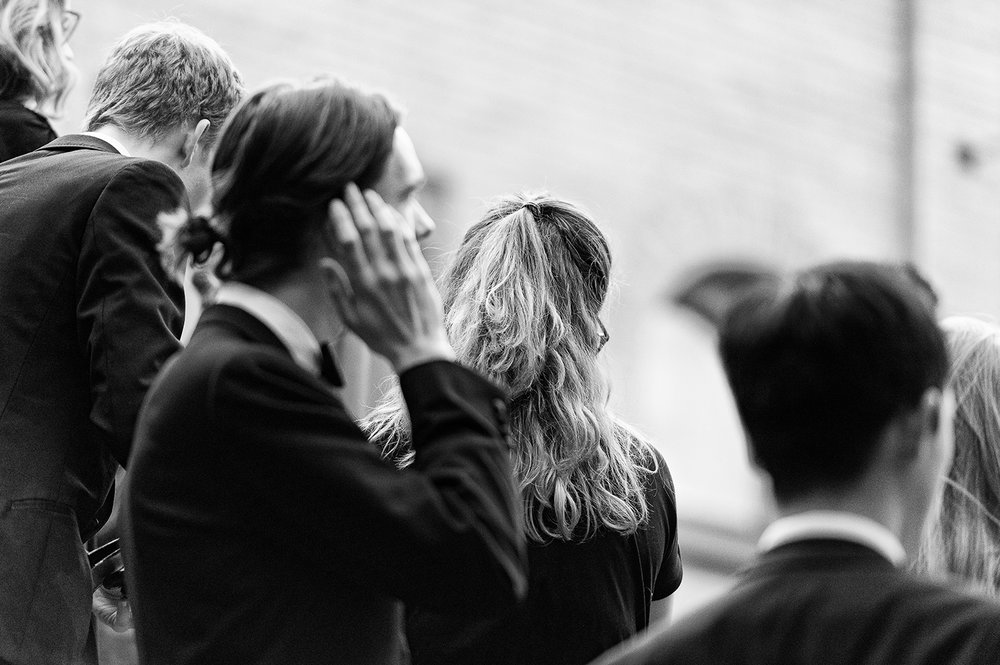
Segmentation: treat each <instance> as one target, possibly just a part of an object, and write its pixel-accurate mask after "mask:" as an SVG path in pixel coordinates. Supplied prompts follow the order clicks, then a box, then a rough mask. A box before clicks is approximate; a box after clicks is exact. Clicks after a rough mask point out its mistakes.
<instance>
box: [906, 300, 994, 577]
mask: <svg viewBox="0 0 1000 665" xmlns="http://www.w3.org/2000/svg"><path fill="white" fill-rule="evenodd" d="M942 326H943V328H944V330H945V333H946V337H947V340H948V350H949V355H950V357H951V369H950V374H949V380H948V383H949V385H950V386H951V388H952V389H953V390H954V392H955V401H956V405H957V411H956V413H955V456H954V461H953V462H952V465H951V469H950V470H949V472H948V476H947V478H946V479H945V485H944V491H943V492H942V495H941V500H940V503H939V504H938V505H937V506H936V507H934V508H933V509H932V511H931V515H930V517H929V520H928V523H927V527H926V528H925V531H924V537H923V541H922V542H921V546H920V550H919V552H918V555H917V559H916V562H915V567H916V568H917V569H918V570H922V571H928V572H931V573H936V574H950V575H957V576H959V577H961V578H964V579H965V580H967V581H968V582H969V583H970V584H971V585H972V586H974V587H977V588H979V589H980V590H982V591H985V592H987V593H989V594H991V595H994V596H998V595H1000V327H998V326H997V325H995V324H992V323H987V322H986V321H982V320H979V319H974V318H971V317H951V318H948V319H946V320H945V321H944V322H943V323H942Z"/></svg>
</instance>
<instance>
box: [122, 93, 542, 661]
mask: <svg viewBox="0 0 1000 665" xmlns="http://www.w3.org/2000/svg"><path fill="white" fill-rule="evenodd" d="M212 172H213V180H214V183H215V188H214V195H213V202H214V206H213V215H212V217H211V218H198V217H193V218H191V219H190V220H189V221H188V222H187V223H186V224H185V225H184V226H182V227H181V230H180V232H179V234H178V236H177V241H178V242H179V243H180V245H181V248H182V249H183V251H182V252H179V253H178V255H177V259H178V260H181V261H183V260H185V258H184V257H185V255H192V256H195V257H201V258H204V257H206V256H207V255H208V254H209V253H210V252H211V251H212V250H213V248H214V247H216V246H217V245H218V244H221V246H222V248H223V251H222V260H221V263H220V264H219V267H218V273H219V276H220V277H221V279H222V283H221V285H220V286H219V288H218V289H217V291H216V294H215V297H214V301H213V303H212V304H211V305H209V306H208V307H207V308H206V309H205V311H204V313H203V314H202V316H201V319H200V320H199V322H198V326H197V328H196V329H195V331H194V334H193V336H192V338H191V341H190V343H189V344H188V345H187V346H186V347H185V348H184V350H183V351H181V353H180V354H178V355H177V357H176V359H175V360H174V361H172V362H171V363H170V364H169V365H168V367H167V368H166V369H165V370H164V371H163V372H162V373H161V375H160V376H159V378H158V379H157V381H156V383H155V385H154V386H153V388H152V389H151V391H150V393H149V397H148V399H147V401H146V403H145V405H144V408H143V411H142V415H141V416H140V420H139V425H138V427H137V430H136V438H135V451H134V454H133V459H132V465H131V467H130V469H129V477H128V480H127V481H126V483H127V488H126V490H125V497H126V498H125V503H124V506H123V538H124V545H125V549H124V553H125V562H126V568H125V571H126V577H127V580H128V590H129V596H130V599H131V601H132V602H133V607H134V616H135V624H136V637H137V641H138V647H139V656H140V661H141V662H145V663H178V664H179V663H215V662H233V663H262V664H263V663H267V664H268V665H274V664H276V663H290V664H295V665H308V664H309V663H331V662H335V663H341V664H353V663H356V664H358V665H379V664H382V663H402V662H405V655H404V653H405V652H404V645H403V641H402V638H401V635H402V626H401V608H400V605H399V601H400V600H402V601H404V602H406V603H412V604H417V605H423V604H427V605H431V606H434V607H438V608H442V609H452V610H454V611H460V612H484V611H486V610H487V609H491V608H502V607H507V606H509V605H511V604H513V603H514V602H515V601H516V599H517V598H518V597H519V596H521V595H522V594H523V589H524V586H525V573H524V565H525V564H524V551H523V539H522V537H521V534H520V532H519V530H518V529H517V520H518V516H519V511H518V507H517V504H516V494H515V489H514V487H513V483H512V482H511V478H510V473H511V472H510V464H509V461H508V459H507V445H506V440H505V438H504V432H505V431H506V428H507V422H506V414H507V408H506V404H505V402H504V399H503V393H502V391H501V390H500V389H499V388H497V387H496V386H494V385H493V384H492V383H490V382H488V381H486V380H485V379H484V378H482V377H481V376H479V375H477V374H475V373H474V372H472V371H469V370H467V369H464V368H462V367H461V366H459V365H458V364H456V363H455V362H453V359H454V351H453V350H452V349H451V346H450V345H449V344H448V340H447V337H446V336H445V333H444V327H443V324H442V320H441V301H440V296H439V295H438V293H437V290H436V289H435V288H434V284H433V279H432V278H431V276H430V270H429V268H428V267H427V264H426V262H425V261H424V260H423V257H422V256H421V254H420V249H419V246H418V245H417V240H416V233H417V230H418V228H420V227H421V225H423V224H426V222H427V220H424V219H423V218H422V215H423V211H422V209H421V208H420V207H419V204H417V203H416V199H415V196H416V190H417V189H418V188H419V185H420V183H421V182H422V181H423V177H424V176H423V168H422V166H421V164H420V162H419V160H418V159H417V155H416V152H415V151H414V150H413V144H412V143H411V142H410V140H409V137H408V136H407V134H406V132H405V130H403V129H402V128H401V127H400V126H399V114H398V112H397V110H396V109H395V108H394V107H393V106H392V105H391V104H390V103H389V101H388V100H387V99H386V98H385V97H384V96H383V95H380V94H376V93H369V92H366V91H363V90H361V89H359V88H355V87H353V86H350V85H347V84H345V83H342V82H339V81H336V80H330V79H326V80H320V81H315V82H312V83H309V84H304V85H299V84H277V85H273V86H269V87H267V88H265V89H263V90H261V91H259V92H256V93H254V94H253V95H251V96H250V97H249V98H248V99H247V100H246V101H245V102H244V103H243V104H242V105H241V106H240V107H239V108H238V109H237V110H236V111H235V112H234V113H233V114H232V115H231V116H230V118H229V121H228V122H227V124H226V127H225V129H224V131H223V134H222V137H221V138H220V140H219V145H218V149H217V151H216V153H215V158H214V162H213V167H212ZM355 183H356V184H355ZM359 187H360V189H359ZM361 190H365V191H364V194H362V191H361ZM332 199H335V200H332ZM331 200H332V201H331ZM345 201H346V204H345ZM331 219H332V223H331ZM331 224H332V226H331ZM331 257H333V258H331ZM345 325H346V327H347V328H349V329H350V330H352V331H353V332H354V333H355V334H356V335H357V336H358V337H359V338H360V339H362V340H364V341H365V342H366V343H367V344H369V345H370V346H371V348H372V350H373V351H375V352H377V353H379V354H381V355H382V356H384V357H385V358H386V359H387V360H388V361H389V362H390V364H391V365H392V367H393V369H394V371H395V372H397V373H398V375H399V377H400V384H401V385H402V389H403V394H404V395H405V398H406V402H407V408H408V409H409V413H410V414H411V419H412V432H413V439H414V448H415V450H416V453H415V458H414V463H413V465H412V466H411V467H410V468H409V469H407V470H406V471H404V472H400V471H398V470H397V469H395V468H394V467H393V466H392V465H390V464H388V463H387V462H385V461H384V460H382V459H381V457H380V455H379V453H378V451H377V450H376V449H375V447H374V446H373V445H372V443H370V442H369V440H368V439H367V438H366V437H365V435H364V434H363V433H362V431H361V430H360V429H358V427H357V425H356V424H355V422H354V420H353V419H352V417H351V415H350V414H349V413H348V412H347V411H346V409H345V407H344V404H343V401H342V400H341V398H340V392H341V388H342V381H341V377H340V373H339V371H337V369H336V362H335V360H336V359H335V357H334V356H333V354H332V352H331V351H330V348H331V345H332V343H333V342H335V340H336V339H337V338H338V337H339V336H340V335H342V334H343V333H344V330H345Z"/></svg>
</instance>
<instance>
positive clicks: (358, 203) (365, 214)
mask: <svg viewBox="0 0 1000 665" xmlns="http://www.w3.org/2000/svg"><path fill="white" fill-rule="evenodd" d="M344 199H345V200H346V201H347V206H348V207H349V208H350V210H351V216H352V217H353V218H354V226H355V227H357V229H358V235H359V236H360V237H361V245H362V247H363V248H364V251H365V254H366V255H367V256H368V259H369V261H371V262H372V263H376V262H377V261H379V260H381V259H382V258H383V257H384V256H385V250H384V249H383V247H382V238H381V234H380V233H379V227H378V222H376V221H375V217H374V216H373V215H372V212H373V211H372V210H371V209H370V208H369V207H368V206H369V203H368V200H367V199H366V198H365V196H364V195H363V194H362V193H361V190H360V189H358V186H357V185H355V184H354V183H353V182H351V183H348V184H347V186H346V187H345V188H344ZM379 200H381V199H379Z"/></svg>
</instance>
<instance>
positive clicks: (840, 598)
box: [595, 263, 1000, 665]
mask: <svg viewBox="0 0 1000 665" xmlns="http://www.w3.org/2000/svg"><path fill="white" fill-rule="evenodd" d="M933 301H934V298H933V293H932V292H931V291H930V289H929V287H928V286H927V285H926V282H923V280H921V279H919V277H918V276H917V275H916V274H915V273H914V272H913V271H912V270H904V269H902V268H897V267H893V266H886V265H879V264H867V263H842V264H833V265H826V266H820V267H817V268H814V269H812V270H807V271H805V272H803V273H801V274H799V275H797V276H796V277H795V278H793V279H787V280H783V279H780V280H779V279H776V280H767V281H766V284H765V285H763V286H761V287H760V288H759V289H758V290H756V291H755V292H754V293H752V294H751V295H750V296H748V297H747V298H746V299H744V300H743V301H742V302H740V303H739V304H737V305H736V306H735V308H734V310H733V311H732V312H731V313H730V314H729V316H728V319H727V321H726V323H725V324H724V326H723V329H722V332H721V337H720V350H721V355H722V360H723V364H724V366H725V370H726V374H727V376H728V379H729V383H730V386H731V387H732V390H733V394H734V396H735V398H736V403H737V407H738V409H739V413H740V417H741V420H742V422H743V425H744V428H745V431H746V434H747V439H748V442H749V447H750V452H751V456H752V457H753V459H754V460H755V462H756V463H757V464H758V465H759V466H760V467H761V468H762V469H763V470H764V471H766V472H767V473H768V474H769V476H770V478H771V480H772V484H773V485H772V486H773V492H774V497H775V500H776V503H777V506H778V509H779V514H780V517H779V518H778V519H777V520H776V521H775V522H773V523H772V524H771V525H770V526H769V527H768V528H767V529H766V530H765V532H764V534H763V536H762V538H761V540H760V550H761V554H760V556H759V559H758V560H757V561H756V562H755V563H754V564H753V565H752V566H750V567H749V569H748V570H746V571H745V572H743V573H742V574H741V575H740V576H739V580H738V582H737V584H736V586H735V588H734V589H733V590H732V591H731V592H730V593H729V594H728V595H726V596H725V597H724V598H722V599H720V600H719V601H717V602H714V603H712V604H710V605H708V606H707V607H706V608H704V609H702V610H701V611H698V612H696V613H694V614H693V615H691V616H689V617H688V618H686V619H684V620H682V621H680V622H679V623H677V624H675V625H673V626H670V627H667V628H665V629H664V630H662V631H660V632H658V633H656V634H653V635H648V636H644V637H643V638H640V639H638V640H637V641H635V642H633V643H630V644H627V645H624V646H623V647H620V648H618V649H616V650H612V651H611V652H609V653H608V654H606V655H605V656H603V657H602V658H601V659H599V660H597V661H595V664H596V663H599V664H600V665H612V664H613V665H626V664H627V665H639V664H649V665H651V664H661V663H679V664H684V665H700V664H708V663H712V664H718V665H722V664H725V663H741V664H747V665H750V664H754V663H760V664H762V665H763V664H772V663H783V664H788V665H798V664H801V665H849V664H850V665H854V664H857V663H873V664H874V663H892V664H894V665H917V664H921V665H932V664H934V665H937V664H940V663H949V664H951V665H955V664H965V663H983V664H986V663H990V664H994V663H998V662H1000V604H997V603H994V602H992V601H991V600H987V599H985V598H981V597H978V596H973V595H968V594H966V593H963V592H962V591H959V590H957V589H956V588H955V587H954V586H947V585H944V584H941V583H938V582H934V581H931V580H927V579H921V578H919V577H917V576H915V575H912V574H910V573H908V572H907V571H906V559H907V553H909V554H910V555H911V556H912V555H913V553H915V552H916V549H917V545H918V542H919V537H920V532H921V528H922V525H923V523H924V519H925V517H926V514H927V512H928V507H929V506H930V504H931V502H932V501H934V500H935V497H936V496H937V492H938V491H939V490H940V482H941V478H942V477H943V476H944V474H945V472H946V471H947V469H948V466H949V464H950V460H951V454H952V444H951V428H952V415H953V410H954V405H953V399H952V396H951V395H950V394H949V392H948V391H947V390H946V389H945V388H944V387H943V386H944V379H945V375H946V373H947V356H946V352H945V345H944V341H943V337H942V335H941V332H940V330H939V328H938V326H937V324H936V322H935V319H934V314H933Z"/></svg>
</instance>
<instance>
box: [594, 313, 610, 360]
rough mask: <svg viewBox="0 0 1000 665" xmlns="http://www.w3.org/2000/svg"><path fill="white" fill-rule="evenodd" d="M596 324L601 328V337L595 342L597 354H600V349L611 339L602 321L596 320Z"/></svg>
mask: <svg viewBox="0 0 1000 665" xmlns="http://www.w3.org/2000/svg"><path fill="white" fill-rule="evenodd" d="M597 324H598V325H599V326H601V336H600V338H599V341H598V342H597V352H598V353H600V352H601V349H603V348H604V345H605V344H607V343H608V340H609V339H611V335H609V334H608V329H607V328H605V327H604V321H601V320H600V319H598V320H597Z"/></svg>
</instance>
